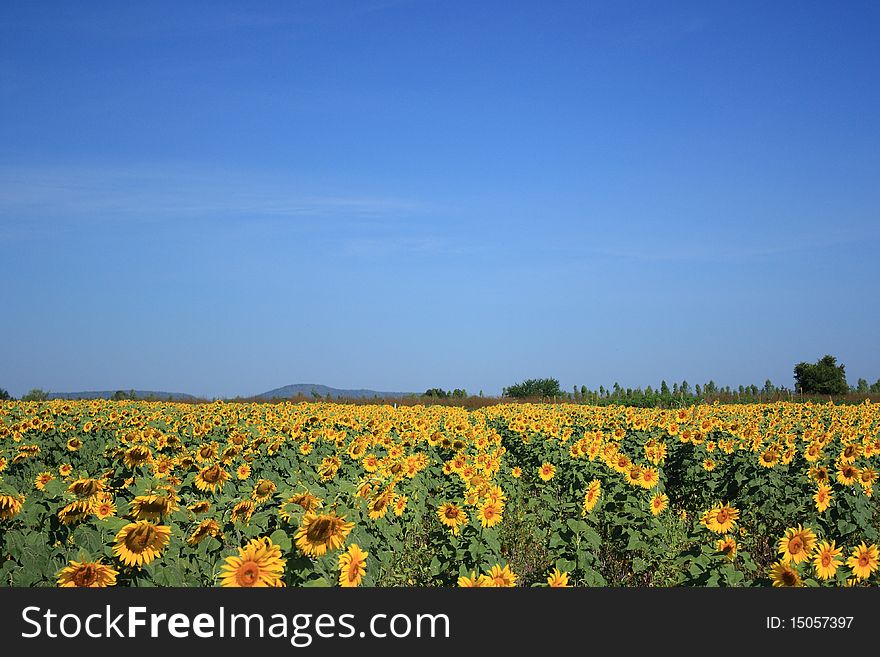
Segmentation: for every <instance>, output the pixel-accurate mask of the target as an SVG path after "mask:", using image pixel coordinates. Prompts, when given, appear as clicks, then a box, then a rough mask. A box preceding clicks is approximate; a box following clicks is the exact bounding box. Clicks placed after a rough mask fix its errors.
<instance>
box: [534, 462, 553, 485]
mask: <svg viewBox="0 0 880 657" xmlns="http://www.w3.org/2000/svg"><path fill="white" fill-rule="evenodd" d="M555 474H556V466H555V465H553V464H552V463H546V462H545V463H542V464H541V467H539V468H538V476H539V477H540V478H541V481H550V480H551V479H553V477H554V475H555Z"/></svg>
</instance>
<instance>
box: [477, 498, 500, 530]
mask: <svg viewBox="0 0 880 657" xmlns="http://www.w3.org/2000/svg"><path fill="white" fill-rule="evenodd" d="M503 513H504V503H503V502H492V501H489V502H486V503H485V504H484V505H483V506H481V507H480V509H479V511H477V518H478V519H479V521H480V524H481V525H483V527H494V526H495V525H497V524H498V523H499V522H501V520H502V515H503Z"/></svg>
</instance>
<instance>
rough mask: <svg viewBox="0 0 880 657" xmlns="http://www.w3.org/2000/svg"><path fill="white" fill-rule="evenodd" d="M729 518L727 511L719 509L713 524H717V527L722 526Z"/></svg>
mask: <svg viewBox="0 0 880 657" xmlns="http://www.w3.org/2000/svg"><path fill="white" fill-rule="evenodd" d="M729 516H730V514H729V513H728V511H727V509H721V510H720V511H719V512H718V513H717V514H716V516H715V522H717V523H718V524H719V525H723V524H724V523H725V522H727V519H728V518H729Z"/></svg>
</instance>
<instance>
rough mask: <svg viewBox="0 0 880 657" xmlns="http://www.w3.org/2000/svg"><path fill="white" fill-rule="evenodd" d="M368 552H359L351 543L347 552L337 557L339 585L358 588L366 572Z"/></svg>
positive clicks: (356, 545) (358, 547)
mask: <svg viewBox="0 0 880 657" xmlns="http://www.w3.org/2000/svg"><path fill="white" fill-rule="evenodd" d="M369 555H370V553H369V552H364V551H363V550H361V548H360V546H358V544H357V543H352V544H351V545H350V546H349V547H348V550H346V551H345V552H343V553H342V554H340V555H339V585H340V586H343V587H346V588H351V587H355V586H359V585H360V583H361V580H362V579H363V577H364V575H365V574H366V572H367V557H368V556H369Z"/></svg>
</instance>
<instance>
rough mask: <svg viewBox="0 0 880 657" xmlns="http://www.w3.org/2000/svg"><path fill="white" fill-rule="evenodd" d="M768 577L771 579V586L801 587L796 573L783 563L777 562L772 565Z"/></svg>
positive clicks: (799, 578) (799, 577)
mask: <svg viewBox="0 0 880 657" xmlns="http://www.w3.org/2000/svg"><path fill="white" fill-rule="evenodd" d="M770 577H771V578H772V579H773V586H779V587H786V586H803V584H802V583H801V576H800V575H799V574H798V571H797V570H796V569H795V568H793V567H792V566H791V565H790V564H788V563H786V562H784V561H777V562H776V563H774V564H773V567H772V568H771V569H770Z"/></svg>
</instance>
